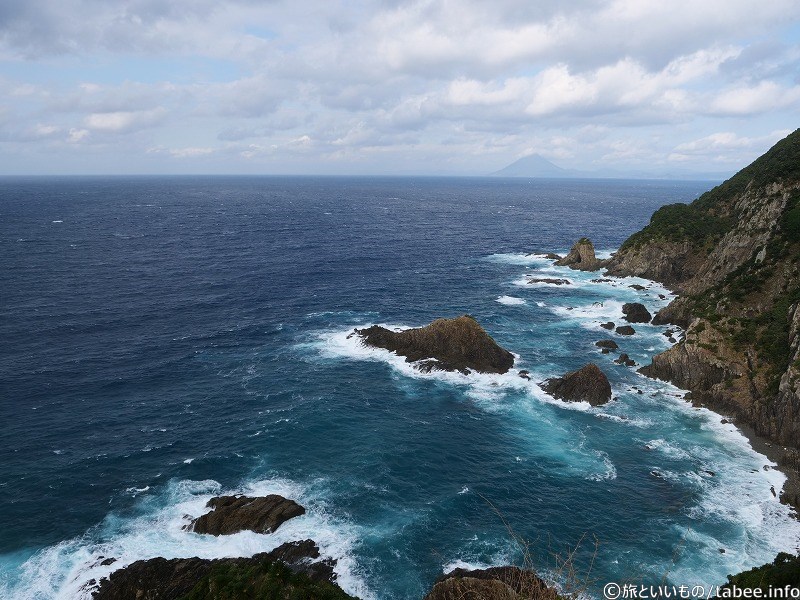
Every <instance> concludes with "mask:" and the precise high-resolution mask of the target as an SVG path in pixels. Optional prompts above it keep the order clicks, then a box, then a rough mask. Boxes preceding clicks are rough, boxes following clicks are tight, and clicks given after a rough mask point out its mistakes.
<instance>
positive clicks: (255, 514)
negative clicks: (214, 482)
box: [189, 494, 306, 535]
mask: <svg viewBox="0 0 800 600" xmlns="http://www.w3.org/2000/svg"><path fill="white" fill-rule="evenodd" d="M206 506H208V507H210V508H212V509H213V510H212V511H210V512H207V513H206V514H204V515H202V516H201V517H199V518H197V519H195V520H194V521H192V523H191V525H190V526H189V528H190V529H191V530H192V531H194V532H195V533H208V534H211V535H229V534H232V533H238V532H239V531H245V530H249V531H255V532H256V533H272V532H273V531H275V530H276V529H278V527H280V526H281V525H282V524H283V523H285V522H286V521H288V520H289V519H292V518H294V517H299V516H300V515H302V514H304V513H305V512H306V509H305V508H303V507H302V506H300V505H299V504H297V503H296V502H295V501H293V500H288V499H286V498H284V497H283V496H278V495H277V494H272V495H269V496H263V497H256V498H251V497H248V496H217V497H215V498H212V499H211V500H209V501H208V504H206Z"/></svg>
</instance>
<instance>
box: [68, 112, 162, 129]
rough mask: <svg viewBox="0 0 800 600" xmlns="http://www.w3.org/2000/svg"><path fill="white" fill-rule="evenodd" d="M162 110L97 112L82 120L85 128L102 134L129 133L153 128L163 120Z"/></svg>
mask: <svg viewBox="0 0 800 600" xmlns="http://www.w3.org/2000/svg"><path fill="white" fill-rule="evenodd" d="M166 113H167V111H166V110H165V109H164V108H161V107H159V108H155V109H153V110H141V111H115V112H98V113H92V114H90V115H88V116H87V117H86V118H85V119H84V123H85V125H86V127H88V128H89V129H93V130H96V131H102V132H112V133H120V132H129V131H134V130H137V129H142V128H145V127H153V126H155V125H156V124H158V123H159V122H160V121H162V120H163V119H164V117H165V116H166Z"/></svg>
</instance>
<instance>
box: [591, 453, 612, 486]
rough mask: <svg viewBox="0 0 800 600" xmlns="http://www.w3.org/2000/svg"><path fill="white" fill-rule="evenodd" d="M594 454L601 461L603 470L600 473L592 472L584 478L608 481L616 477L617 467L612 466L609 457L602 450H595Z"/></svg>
mask: <svg viewBox="0 0 800 600" xmlns="http://www.w3.org/2000/svg"><path fill="white" fill-rule="evenodd" d="M594 454H595V455H596V456H597V457H599V458H600V459H601V460H602V461H603V466H604V467H605V470H604V471H602V472H601V473H594V474H592V475H589V476H588V477H587V478H586V479H590V480H592V481H608V480H611V479H616V478H617V468H616V467H615V466H614V463H613V462H611V458H610V457H609V456H608V454H606V453H605V452H603V451H602V450H595V451H594Z"/></svg>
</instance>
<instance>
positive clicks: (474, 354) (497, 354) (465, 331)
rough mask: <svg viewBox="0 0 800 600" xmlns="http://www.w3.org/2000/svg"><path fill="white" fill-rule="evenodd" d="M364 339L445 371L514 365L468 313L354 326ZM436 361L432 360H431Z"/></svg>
mask: <svg viewBox="0 0 800 600" xmlns="http://www.w3.org/2000/svg"><path fill="white" fill-rule="evenodd" d="M356 333H357V334H358V335H360V336H361V338H362V339H363V340H364V343H365V344H367V345H368V346H374V347H376V348H384V349H386V350H390V351H392V352H395V353H397V354H399V355H400V356H405V357H406V361H407V362H416V361H421V360H425V359H429V361H430V362H429V361H426V362H425V366H426V368H428V369H430V368H437V369H441V370H445V371H461V372H462V373H467V372H469V371H470V370H473V371H478V372H480V373H506V372H507V371H508V370H509V369H510V368H511V367H513V366H514V355H513V354H511V353H510V352H509V351H508V350H505V349H503V348H501V347H500V346H499V345H498V344H497V342H495V341H494V340H493V339H492V337H491V336H490V335H489V334H488V333H486V331H485V330H484V329H483V327H481V326H480V325H479V324H478V322H477V321H476V320H475V319H473V318H472V317H470V316H468V315H463V316H461V317H457V318H455V319H437V320H435V321H434V322H433V323H431V324H430V325H426V326H425V327H419V328H417V329H406V330H405V331H391V330H389V329H386V328H385V327H381V326H380V325H373V326H372V327H367V328H365V329H356ZM434 360H435V361H436V362H435V363H433V362H432V361H434Z"/></svg>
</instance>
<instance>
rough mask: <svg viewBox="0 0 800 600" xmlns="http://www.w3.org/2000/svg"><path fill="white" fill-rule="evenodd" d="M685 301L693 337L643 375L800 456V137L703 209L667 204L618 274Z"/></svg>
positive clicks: (667, 316)
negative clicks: (654, 284) (656, 284)
mask: <svg viewBox="0 0 800 600" xmlns="http://www.w3.org/2000/svg"><path fill="white" fill-rule="evenodd" d="M606 266H607V268H608V271H609V273H610V274H613V275H637V276H641V277H647V278H649V279H654V280H657V281H661V282H663V283H664V284H666V285H668V286H670V287H672V288H673V289H675V290H676V291H678V292H679V293H681V294H682V297H680V298H678V299H676V300H675V301H673V303H672V304H670V305H669V306H668V307H667V308H666V309H664V310H663V311H661V312H660V313H659V314H658V315H656V318H655V320H654V322H655V323H675V324H678V325H681V326H683V327H684V328H688V329H687V334H686V337H685V339H684V340H682V341H681V342H680V343H678V344H677V345H676V346H674V347H673V348H671V349H670V350H668V351H666V352H664V353H662V354H659V355H658V356H656V357H654V359H653V362H652V365H649V366H646V367H644V368H643V369H642V372H643V373H645V374H647V375H650V376H652V377H657V378H659V379H664V380H668V381H671V382H673V383H675V384H676V385H679V386H681V387H684V388H687V389H689V390H691V391H692V393H693V396H694V397H695V399H696V400H699V401H701V402H704V403H706V404H707V405H708V406H709V407H711V408H715V409H717V410H720V411H722V412H727V413H731V414H733V415H735V416H736V417H737V418H738V419H740V420H741V421H744V422H745V423H747V424H749V425H751V426H752V427H753V428H754V429H755V431H756V432H757V433H759V434H761V435H764V436H766V437H769V438H770V439H772V440H774V441H776V442H779V443H780V444H783V445H790V446H793V447H800V310H799V309H798V306H799V305H800V277H798V275H799V274H800V269H799V266H800V130H798V131H795V132H794V133H792V134H791V135H789V136H788V137H787V138H785V139H783V140H781V141H780V142H778V143H777V144H776V145H775V146H774V147H773V148H772V149H770V150H769V151H768V152H767V153H766V154H765V155H764V156H762V157H760V158H759V159H757V160H756V161H755V162H754V163H753V164H751V165H749V166H748V167H746V168H745V169H743V170H742V171H740V172H739V173H737V174H736V175H734V176H733V177H732V178H731V179H729V180H728V181H726V182H724V183H723V184H721V185H719V186H717V187H716V188H714V189H713V190H711V191H709V192H707V193H705V194H703V195H702V196H701V197H700V198H698V199H697V200H695V201H694V202H692V203H691V204H688V205H686V204H673V205H668V206H664V207H662V208H661V209H659V210H658V211H656V213H655V214H654V215H653V217H652V219H651V221H650V224H649V225H647V226H646V227H645V228H644V229H643V230H642V231H640V232H638V233H636V234H634V235H633V236H631V237H630V238H629V239H628V240H627V241H626V242H625V243H624V244H623V245H622V247H621V248H620V250H619V252H617V254H616V255H615V256H614V257H612V258H611V259H610V260H609V261H608V264H607V265H606Z"/></svg>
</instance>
